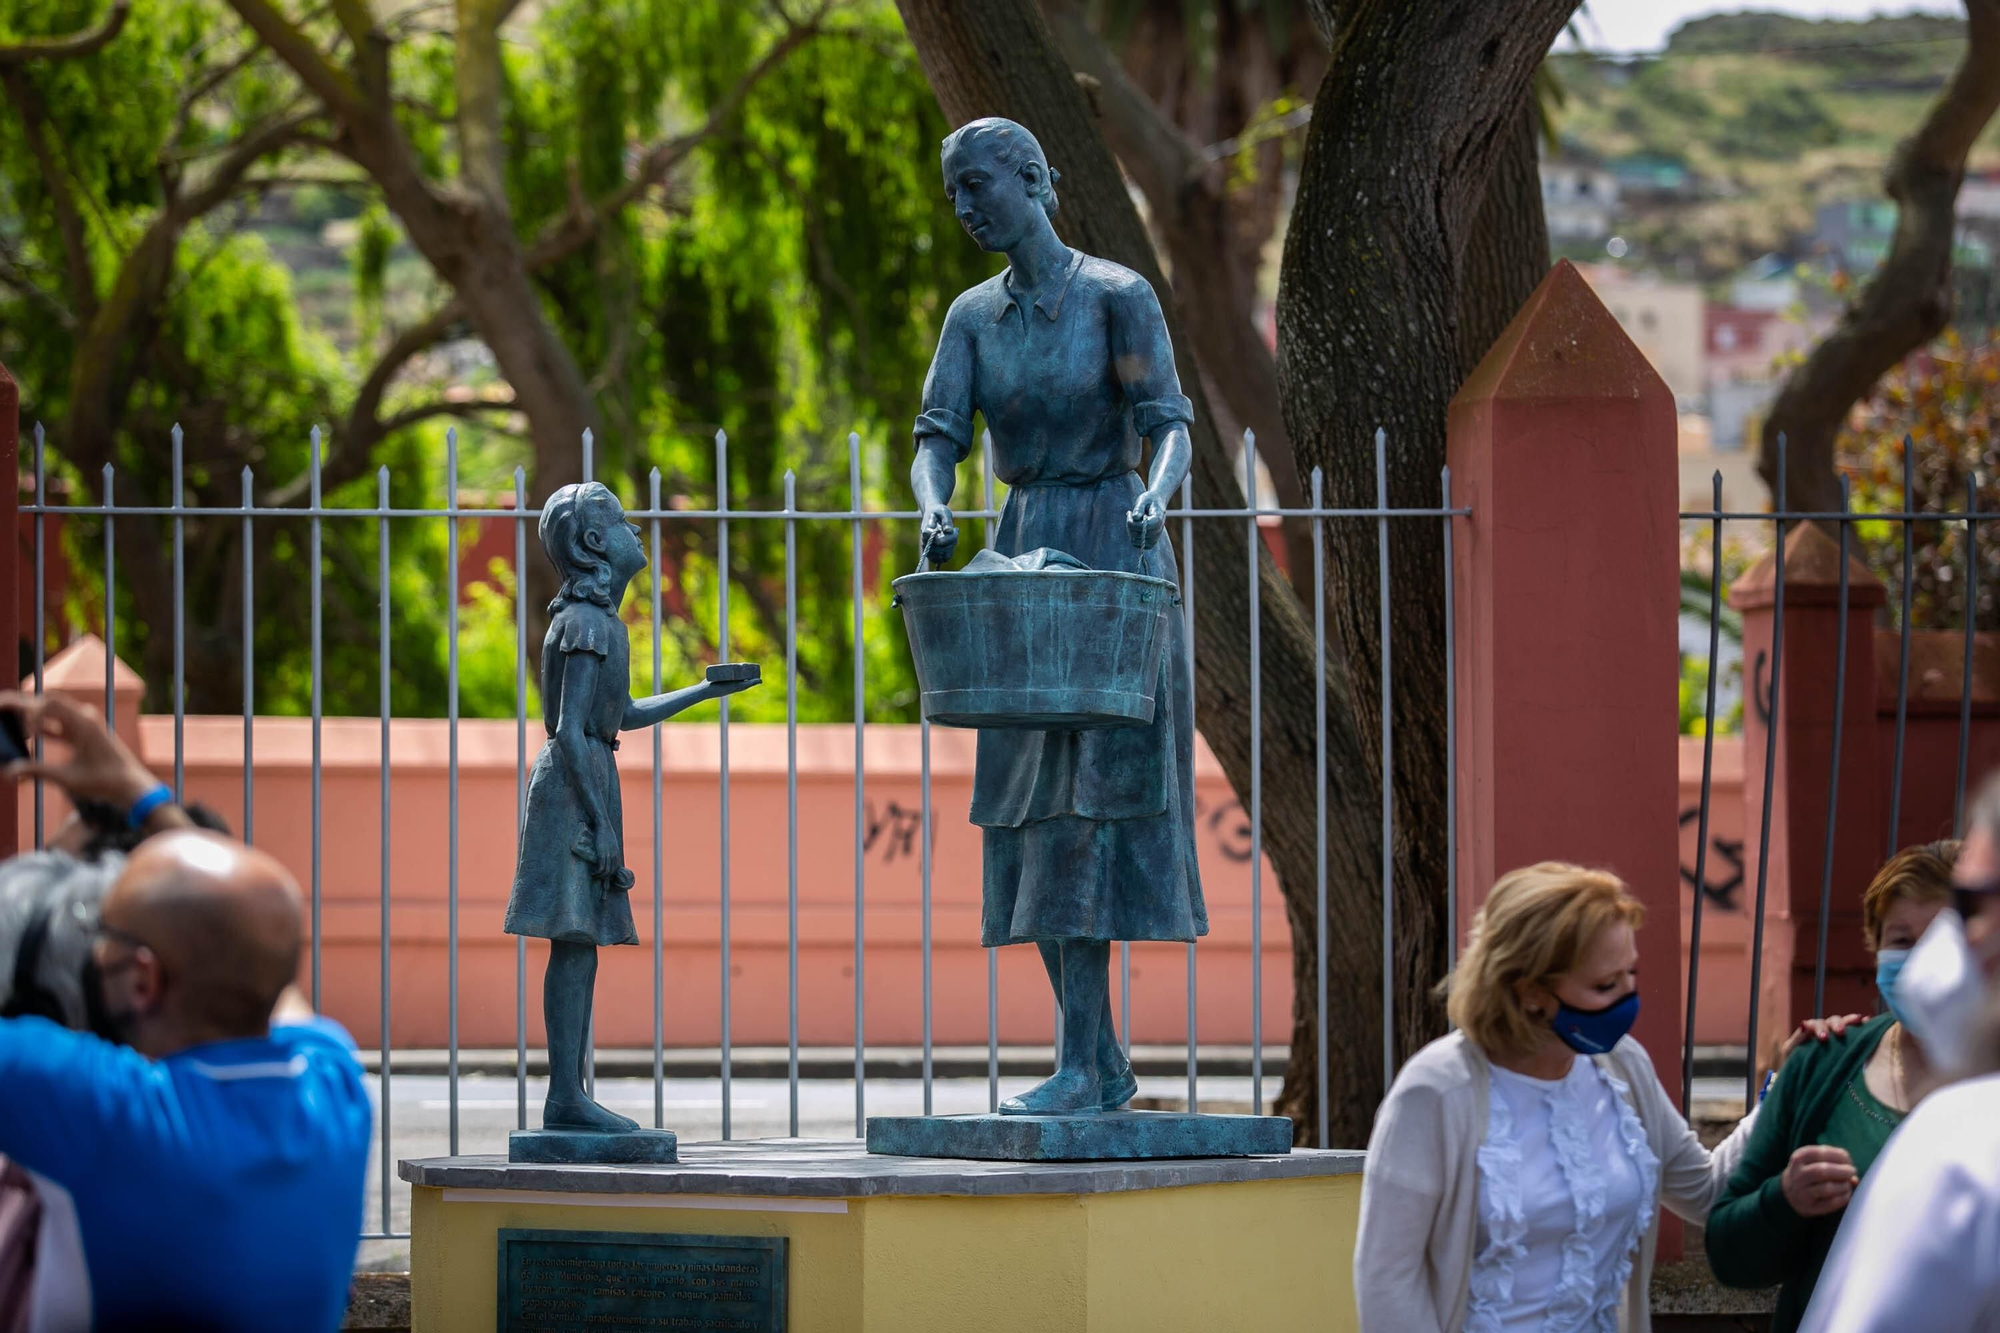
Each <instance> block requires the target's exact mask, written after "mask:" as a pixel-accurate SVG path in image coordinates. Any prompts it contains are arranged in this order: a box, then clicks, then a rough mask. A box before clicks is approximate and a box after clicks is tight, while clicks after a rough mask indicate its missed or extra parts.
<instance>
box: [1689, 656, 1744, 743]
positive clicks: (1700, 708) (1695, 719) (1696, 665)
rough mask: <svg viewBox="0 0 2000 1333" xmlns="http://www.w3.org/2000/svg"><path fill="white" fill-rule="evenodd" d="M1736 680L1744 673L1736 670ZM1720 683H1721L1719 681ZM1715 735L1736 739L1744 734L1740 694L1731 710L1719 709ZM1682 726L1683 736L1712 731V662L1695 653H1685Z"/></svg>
mask: <svg viewBox="0 0 2000 1333" xmlns="http://www.w3.org/2000/svg"><path fill="white" fill-rule="evenodd" d="M1730 676H1731V679H1732V680H1737V679H1740V677H1741V676H1742V671H1741V670H1740V669H1736V668H1733V669H1732V670H1731V672H1730ZM1718 684H1720V682H1718ZM1718 711H1719V714H1720V715H1719V716H1718V717H1717V718H1716V719H1715V734H1716V735H1718V736H1736V735H1740V734H1742V731H1743V698H1742V696H1741V694H1739V695H1738V696H1737V697H1736V699H1735V701H1734V702H1732V703H1731V704H1729V706H1728V707H1727V708H1722V709H1719V710H1718ZM1680 727H1681V735H1683V736H1700V735H1703V734H1705V733H1706V732H1707V730H1708V659H1707V658H1706V657H1700V656H1697V655H1696V654H1694V653H1682V654H1681V681H1680Z"/></svg>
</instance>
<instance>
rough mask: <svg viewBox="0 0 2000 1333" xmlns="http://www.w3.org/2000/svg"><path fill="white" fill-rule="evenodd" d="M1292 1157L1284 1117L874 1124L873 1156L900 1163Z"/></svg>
mask: <svg viewBox="0 0 2000 1333" xmlns="http://www.w3.org/2000/svg"><path fill="white" fill-rule="evenodd" d="M1291 1150H1292V1122H1291V1121H1290V1120H1289V1119H1288V1118H1286V1117H1285V1116H1281V1115H1189V1114H1186V1113H1185V1112H1176V1111H1113V1112H1110V1113H1108V1114H1103V1115H912V1116H876V1117H874V1118H872V1119H870V1120H869V1122H868V1151H869V1152H871V1153H882V1154H887V1155H891V1156H896V1157H962V1158H968V1159H971V1160H973V1161H981V1162H1133V1161H1155V1160H1159V1159H1163V1158H1178V1157H1262V1156H1278V1155H1281V1154H1284V1153H1288V1152H1290V1151H1291Z"/></svg>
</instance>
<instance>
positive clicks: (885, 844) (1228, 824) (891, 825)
mask: <svg viewBox="0 0 2000 1333" xmlns="http://www.w3.org/2000/svg"><path fill="white" fill-rule="evenodd" d="M1194 812H1195V827H1196V828H1198V829H1200V830H1201V831H1202V832H1203V834H1205V835H1206V836H1207V837H1208V839H1209V840H1210V841H1211V842H1212V843H1213V844H1214V845H1215V850H1216V854H1217V855H1219V856H1221V857H1222V858H1223V859H1224V860H1225V861H1233V862H1236V863H1237V864H1239V865H1242V864H1247V863H1248V862H1249V860H1250V815H1249V812H1248V811H1246V810H1245V809H1244V808H1243V803H1242V802H1241V801H1238V800H1235V799H1234V798H1231V799H1229V800H1226V801H1213V802H1212V801H1208V800H1205V799H1203V798H1202V797H1200V796H1197V797H1195V802H1194ZM938 815H939V812H938V811H937V810H935V809H933V810H932V811H931V847H932V849H933V850H935V849H936V847H937V834H938V824H939V822H940V821H939V818H938ZM923 827H924V811H923V806H922V805H921V804H910V805H905V804H903V802H901V801H899V800H897V799H895V798H894V797H891V798H890V799H889V800H887V801H886V802H884V803H882V804H881V805H877V804H876V802H875V800H874V799H873V798H872V797H871V798H869V800H868V802H867V803H866V805H865V806H864V807H863V818H862V824H861V849H862V851H863V852H864V853H866V854H868V855H870V856H875V857H877V858H878V859H879V860H880V861H881V862H882V863H883V864H884V865H894V864H895V863H896V862H898V861H909V860H913V859H915V858H916V856H917V853H918V848H917V840H918V839H919V838H920V837H922V835H923Z"/></svg>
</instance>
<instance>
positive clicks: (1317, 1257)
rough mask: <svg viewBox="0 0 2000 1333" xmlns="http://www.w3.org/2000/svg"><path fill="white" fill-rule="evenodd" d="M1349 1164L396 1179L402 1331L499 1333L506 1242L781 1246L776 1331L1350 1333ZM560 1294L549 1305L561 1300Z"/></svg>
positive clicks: (715, 1149) (817, 1159)
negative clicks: (635, 1236)
mask: <svg viewBox="0 0 2000 1333" xmlns="http://www.w3.org/2000/svg"><path fill="white" fill-rule="evenodd" d="M1360 1170H1361V1154H1360V1153H1356V1152H1320V1151H1316V1150H1313V1149H1298V1150H1295V1151H1293V1152H1290V1153H1287V1154H1285V1155H1284V1156H1282V1157H1232V1158H1211V1159H1206V1160H1203V1159H1181V1160H1168V1161H1157V1162H1145V1161H1122V1162H1088V1163H1083V1162H1008V1163H999V1162H977V1161H957V1162H951V1161H937V1160H925V1159H921V1158H909V1157H883V1156H871V1155H869V1154H868V1153H867V1151H866V1150H865V1149H864V1147H863V1145H862V1143H861V1141H860V1140H857V1139H844V1140H800V1139H778V1140H766V1141H761V1142H759V1141H742V1140H738V1141H736V1142H733V1143H725V1144H707V1143H684V1144H682V1145H681V1161H680V1163H679V1164H677V1165H674V1166H623V1167H614V1166H566V1167H557V1166H516V1165H510V1164H509V1163H507V1162H506V1161H504V1160H502V1159H501V1158H499V1157H456V1158H432V1159H425V1160H418V1161H408V1162H404V1163H403V1165H402V1176H403V1179H405V1180H407V1181H409V1182H410V1183H411V1185H412V1186H413V1189H412V1191H411V1218H410V1232H411V1235H410V1282H411V1306H412V1309H411V1314H412V1320H411V1324H412V1328H413V1329H414V1331H415V1333H493V1330H494V1328H495V1326H496V1316H497V1293H498V1287H499V1283H498V1276H499V1253H500V1244H499V1235H500V1232H501V1231H503V1230H507V1229H517V1228H533V1229H539V1230H544V1231H565V1230H567V1231H578V1232H606V1231H613V1232H626V1233H644V1234H653V1235H662V1234H664V1235H706V1236H745V1237H751V1236H783V1237H786V1238H787V1245H786V1248H787V1254H788V1258H787V1269H788V1271H787V1274H786V1292H787V1306H788V1308H787V1322H786V1325H785V1327H786V1330H787V1333H940V1330H947V1329H948V1330H951V1333H1023V1330H1042V1331H1045V1333H1140V1331H1141V1330H1146V1331H1148V1333H1150V1331H1151V1330H1161V1331H1162V1333H1180V1330H1202V1331H1203V1333H1207V1330H1236V1329H1254V1330H1256V1331H1257V1333H1354V1330H1355V1329H1356V1328H1357V1322H1356V1319H1355V1312H1354V1294H1353V1264H1352V1263H1350V1262H1349V1256H1350V1255H1351V1254H1352V1252H1353V1251H1352V1247H1353V1244H1354V1234H1355V1227H1356V1224H1357V1222H1358V1220H1359V1216H1360V1204H1361V1174H1360ZM555 1295H556V1297H557V1298H560V1293H559V1292H558V1293H555Z"/></svg>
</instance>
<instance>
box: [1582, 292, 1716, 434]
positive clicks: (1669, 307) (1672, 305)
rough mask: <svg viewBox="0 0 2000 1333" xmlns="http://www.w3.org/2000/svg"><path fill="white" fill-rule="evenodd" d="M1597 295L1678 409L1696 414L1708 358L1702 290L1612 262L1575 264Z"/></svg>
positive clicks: (1705, 382)
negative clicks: (1629, 270) (1666, 389)
mask: <svg viewBox="0 0 2000 1333" xmlns="http://www.w3.org/2000/svg"><path fill="white" fill-rule="evenodd" d="M1577 268H1578V271H1579V272H1581V273H1582V274H1583V277H1584V280H1585V281H1586V282H1588V283H1589V284H1590V286H1591V289H1592V290H1593V291H1595V292H1596V293H1597V296H1598V299H1599V300H1601V301H1603V302H1604V304H1605V307H1606V308H1607V309H1609V310H1610V311H1611V317H1612V318H1613V319H1615V320H1617V321H1618V325H1619V327H1620V328H1622V329H1624V330H1625V333H1626V336H1627V337H1629V338H1631V339H1632V341H1633V342H1634V343H1636V344H1638V347H1639V350H1640V351H1641V352H1644V353H1645V354H1646V359H1647V360H1648V361H1651V362H1652V363H1653V369H1655V370H1657V371H1659V372H1660V378H1661V379H1663V380H1665V381H1666V382H1667V387H1668V388H1669V389H1672V390H1673V391H1674V401H1675V403H1676V404H1677V405H1678V406H1679V408H1680V410H1681V411H1682V412H1701V411H1703V410H1704V408H1705V407H1706V399H1707V396H1708V359H1707V352H1706V334H1705V330H1704V328H1703V325H1702V311H1703V308H1704V306H1705V305H1706V302H1705V301H1704V300H1703V298H1702V294H1701V288H1699V287H1697V286H1695V285H1693V284H1692V283H1685V282H1664V281H1661V280H1659V279H1657V278H1654V277H1651V276H1650V275H1643V274H1634V273H1630V272H1628V271H1626V270H1624V269H1621V268H1619V267H1617V266H1616V265H1614V264H1579V265H1578V266H1577Z"/></svg>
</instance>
